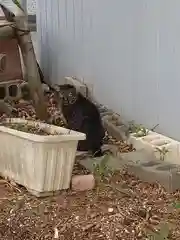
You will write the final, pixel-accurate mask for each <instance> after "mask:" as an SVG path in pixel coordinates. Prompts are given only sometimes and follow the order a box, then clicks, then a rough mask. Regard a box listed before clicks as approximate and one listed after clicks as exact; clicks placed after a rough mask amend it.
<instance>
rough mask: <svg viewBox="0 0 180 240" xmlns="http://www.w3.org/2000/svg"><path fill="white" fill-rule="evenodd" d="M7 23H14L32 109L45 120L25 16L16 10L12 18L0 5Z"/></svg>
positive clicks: (42, 98)
mask: <svg viewBox="0 0 180 240" xmlns="http://www.w3.org/2000/svg"><path fill="white" fill-rule="evenodd" d="M0 6H1V8H2V10H3V12H4V14H5V16H6V19H7V21H12V20H13V22H15V24H16V25H15V34H16V37H17V39H18V43H19V46H20V48H21V52H22V56H23V61H24V65H25V71H26V75H27V81H28V82H29V87H30V92H31V96H32V100H33V103H34V107H35V109H36V114H37V117H38V118H39V119H41V120H47V118H48V114H47V108H46V105H45V101H44V95H43V90H42V87H41V81H40V75H39V71H38V67H37V63H36V57H35V53H34V48H33V44H32V40H31V36H30V31H29V28H28V21H27V16H26V14H25V13H24V12H23V11H22V10H21V9H20V8H18V11H17V13H18V14H17V15H16V16H14V15H12V13H10V12H9V10H8V9H6V8H5V7H4V6H3V5H0Z"/></svg>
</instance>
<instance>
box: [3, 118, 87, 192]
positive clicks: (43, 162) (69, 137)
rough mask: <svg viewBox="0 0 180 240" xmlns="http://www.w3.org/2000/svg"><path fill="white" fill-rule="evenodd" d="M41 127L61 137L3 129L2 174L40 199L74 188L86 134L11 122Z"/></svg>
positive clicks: (22, 121)
mask: <svg viewBox="0 0 180 240" xmlns="http://www.w3.org/2000/svg"><path fill="white" fill-rule="evenodd" d="M8 121H10V122H11V123H19V124H28V125H31V126H35V127H37V126H38V127H40V128H42V129H44V130H45V131H47V132H48V133H52V134H53V133H55V132H56V133H57V135H47V136H42V135H41V136H40V135H36V134H30V133H26V132H22V131H18V130H14V129H11V128H9V127H4V126H0V138H1V141H0V174H1V175H2V176H4V177H8V178H10V179H12V180H14V181H16V182H17V183H19V184H21V185H23V186H25V187H26V188H27V189H28V190H29V191H30V192H31V193H32V194H34V195H36V196H48V195H52V194H54V192H56V191H58V190H62V189H68V188H69V186H70V181H71V175H72V169H73V165H74V160H75V155H76V150H77V144H78V141H79V140H84V139H85V138H86V136H85V134H83V133H79V132H75V131H72V130H69V129H65V128H61V127H57V126H53V125H48V124H45V123H39V122H33V121H27V120H23V119H7V122H8Z"/></svg>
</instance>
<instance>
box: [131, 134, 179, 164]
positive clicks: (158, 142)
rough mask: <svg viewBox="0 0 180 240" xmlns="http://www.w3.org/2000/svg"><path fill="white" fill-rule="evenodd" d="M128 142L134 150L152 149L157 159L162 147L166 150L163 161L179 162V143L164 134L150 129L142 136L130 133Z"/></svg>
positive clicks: (160, 155)
mask: <svg viewBox="0 0 180 240" xmlns="http://www.w3.org/2000/svg"><path fill="white" fill-rule="evenodd" d="M128 143H129V144H133V146H134V148H136V150H140V149H142V148H144V149H146V150H147V151H154V154H155V156H156V157H157V159H160V158H161V157H162V153H161V150H162V149H163V148H164V149H166V150H167V151H168V152H167V153H166V154H164V161H166V162H169V163H172V164H180V143H179V142H177V141H175V140H173V139H171V138H168V137H166V136H164V135H161V134H159V133H156V132H151V131H150V132H149V133H148V135H147V136H144V137H135V135H134V134H131V135H130V137H129V139H128ZM158 149H159V151H158Z"/></svg>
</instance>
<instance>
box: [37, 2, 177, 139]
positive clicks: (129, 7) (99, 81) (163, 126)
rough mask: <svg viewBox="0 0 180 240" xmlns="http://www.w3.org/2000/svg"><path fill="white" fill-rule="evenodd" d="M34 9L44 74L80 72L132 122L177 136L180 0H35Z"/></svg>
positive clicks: (51, 76) (59, 76) (56, 77)
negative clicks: (36, 3)
mask: <svg viewBox="0 0 180 240" xmlns="http://www.w3.org/2000/svg"><path fill="white" fill-rule="evenodd" d="M37 9H38V10H37V15H38V16H37V18H38V31H39V40H40V43H41V64H42V67H43V70H44V72H45V75H46V77H47V78H49V79H50V80H51V81H53V82H56V83H60V82H61V81H62V78H63V77H64V76H66V75H74V76H77V77H83V78H84V79H85V81H87V82H91V83H93V84H94V90H95V95H96V97H97V98H98V99H99V100H100V101H101V102H102V103H104V104H106V105H107V106H109V107H111V108H113V109H114V110H115V111H116V112H118V113H122V115H124V117H126V118H127V119H128V120H135V121H137V122H139V123H143V124H144V125H145V126H147V127H153V126H154V125H156V124H157V123H159V124H160V127H159V129H158V131H159V132H161V133H164V134H167V135H169V136H171V137H174V138H176V139H178V140H180V127H179V122H180V108H179V102H180V1H179V0H173V1H172V0H135V1H134V0H89V1H88V0H53V1H50V0H38V7H37Z"/></svg>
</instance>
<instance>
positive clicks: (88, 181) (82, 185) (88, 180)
mask: <svg viewBox="0 0 180 240" xmlns="http://www.w3.org/2000/svg"><path fill="white" fill-rule="evenodd" d="M94 186H95V178H94V176H93V175H92V174H89V175H77V176H73V177H72V190H74V191H87V190H91V189H93V188H94Z"/></svg>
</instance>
